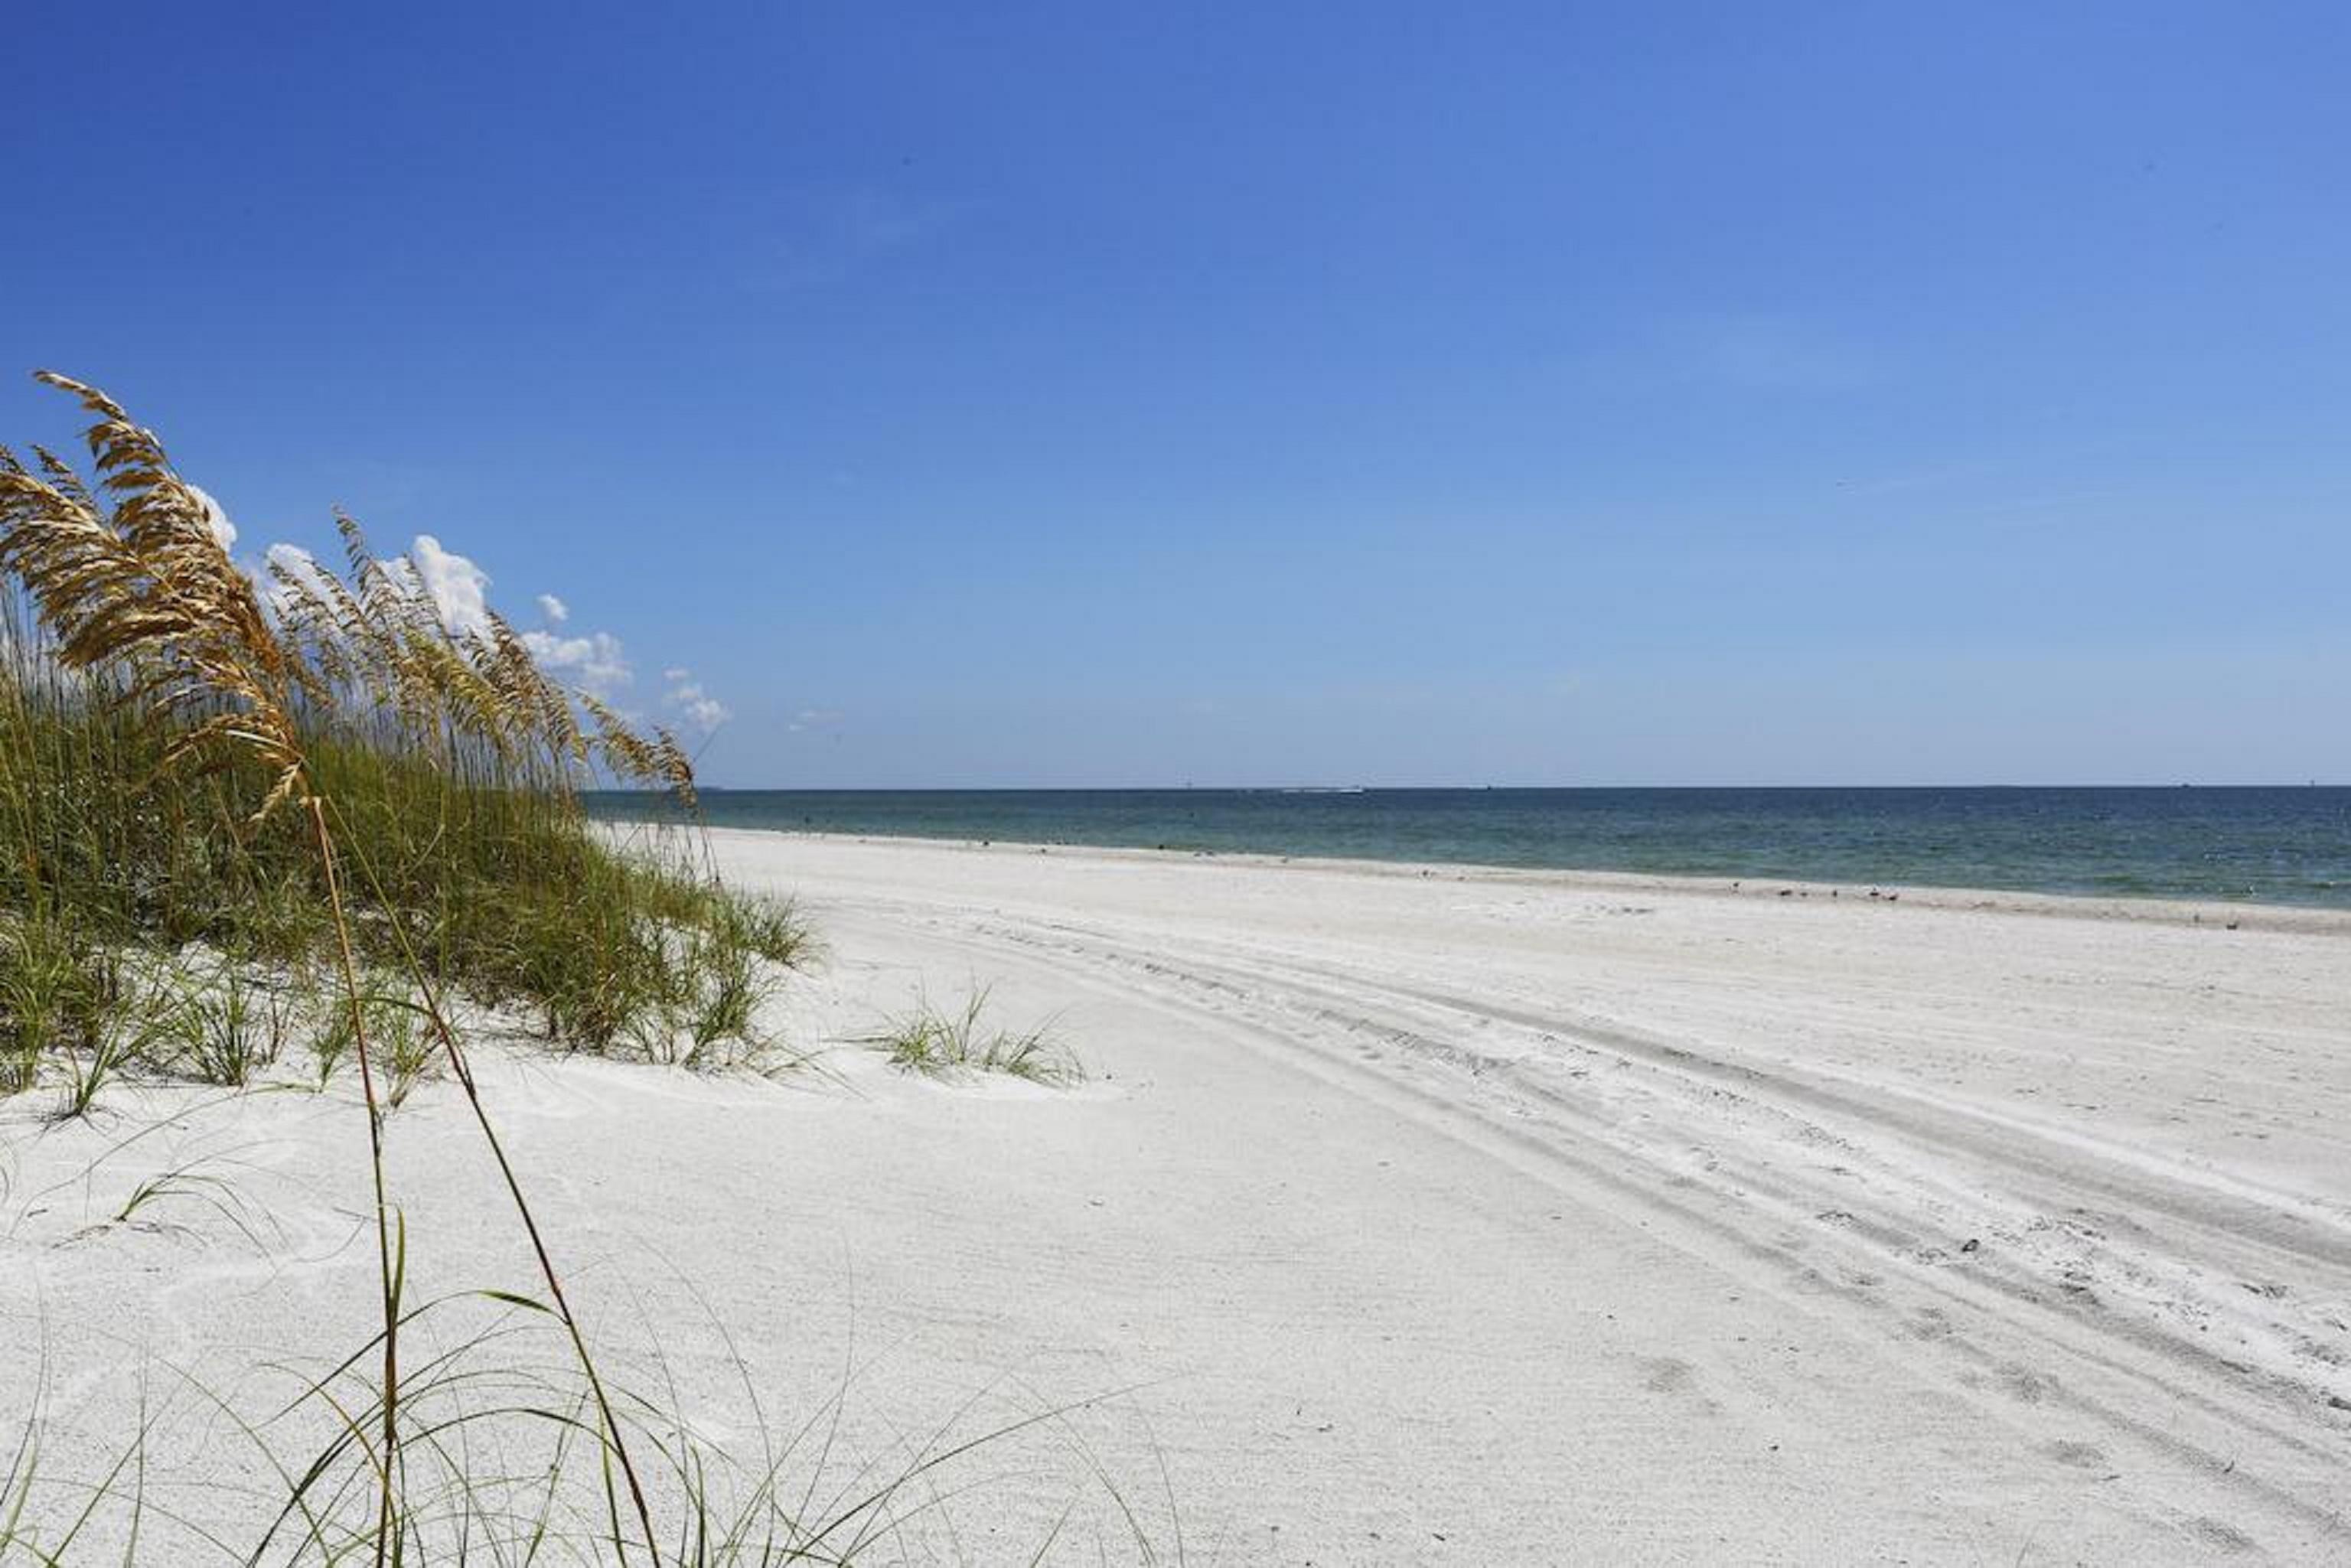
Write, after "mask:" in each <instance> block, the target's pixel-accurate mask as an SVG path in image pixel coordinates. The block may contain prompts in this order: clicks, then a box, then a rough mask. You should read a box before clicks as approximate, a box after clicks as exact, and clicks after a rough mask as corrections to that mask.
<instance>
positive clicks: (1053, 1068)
mask: <svg viewBox="0 0 2351 1568" xmlns="http://www.w3.org/2000/svg"><path fill="white" fill-rule="evenodd" d="M988 994H989V989H988V988H987V987H981V988H978V989H976V990H974V991H973V992H972V993H971V995H970V996H969V997H967V998H965V1000H964V1004H963V1006H962V1007H961V1008H960V1009H956V1010H953V1011H946V1010H943V1009H939V1008H937V1007H935V1006H934V1005H932V1003H931V1001H930V998H927V997H925V998H923V1000H922V1001H920V1002H918V1003H917V1004H916V1005H915V1007H914V1010H913V1011H911V1012H909V1013H907V1014H905V1015H904V1016H903V1017H901V1018H897V1019H893V1020H891V1022H890V1023H889V1025H888V1026H887V1027H886V1028H884V1029H883V1030H882V1031H881V1032H880V1033H878V1034H873V1035H869V1036H867V1037H866V1038H865V1039H864V1040H863V1041H862V1042H861V1043H862V1044H865V1045H868V1046H871V1047H872V1049H874V1050H876V1051H880V1052H882V1053H883V1056H885V1057H887V1058H888V1059H889V1061H890V1064H891V1065H892V1066H893V1067H895V1068H897V1069H898V1070H899V1071H902V1072H914V1073H919V1074H921V1075H923V1076H924V1077H926V1078H954V1077H957V1076H960V1075H962V1074H965V1073H972V1072H1001V1073H1004V1074H1006V1075H1008V1076H1009V1077H1013V1078H1025V1079H1027V1080H1029V1082H1032V1083H1047V1084H1054V1085H1066V1084H1071V1083H1078V1082H1083V1081H1084V1079H1085V1075H1086V1074H1085V1069H1084V1068H1083V1067H1082V1066H1081V1065H1080V1064H1079V1062H1078V1061H1077V1059H1076V1058H1075V1057H1073V1056H1071V1054H1070V1053H1069V1052H1068V1051H1065V1050H1064V1049H1062V1047H1061V1045H1060V1044H1059V1043H1058V1042H1057V1041H1056V1040H1054V1039H1053V1038H1052V1031H1051V1029H1050V1026H1049V1025H1043V1024H1040V1025H1039V1026H1038V1027H1036V1028H1034V1029H1030V1030H1002V1029H990V1028H988V1027H987V1026H986V1025H985V1024H983V1023H982V1022H981V1021H980V1015H981V1014H982V1013H983V1012H985V1011H986V1010H987V999H988Z"/></svg>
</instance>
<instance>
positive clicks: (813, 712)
mask: <svg viewBox="0 0 2351 1568" xmlns="http://www.w3.org/2000/svg"><path fill="white" fill-rule="evenodd" d="M840 722H841V715H840V714H838V713H836V712H835V711H834V710H832V709H831V708H829V707H804V708H802V709H800V711H799V713H797V714H795V715H793V716H792V722H791V723H789V724H788V725H786V726H785V728H787V729H789V730H790V731H792V732H793V733H794V734H798V733H799V731H801V730H804V729H811V728H814V727H817V726H820V725H830V724H839V723H840Z"/></svg>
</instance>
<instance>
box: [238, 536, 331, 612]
mask: <svg viewBox="0 0 2351 1568" xmlns="http://www.w3.org/2000/svg"><path fill="white" fill-rule="evenodd" d="M262 553H263V556H264V558H265V559H266V560H267V562H268V564H269V565H270V566H273V567H275V568H277V571H282V572H284V573H285V574H286V575H287V576H288V577H290V578H292V579H294V580H296V581H297V582H301V583H307V584H308V585H309V586H310V587H311V588H313V589H316V588H318V586H319V580H320V578H321V577H322V575H323V574H322V573H321V572H320V571H319V558H318V557H317V556H314V555H312V554H311V553H310V552H309V551H308V550H306V549H303V548H302V547H301V546H300V545H289V544H274V545H271V546H270V547H269V548H268V549H266V550H265V551H263V552H262ZM246 576H248V577H250V578H252V579H253V580H255V582H256V584H258V585H259V587H260V589H261V597H262V600H263V601H264V602H265V603H266V604H267V605H268V606H269V610H270V613H272V614H274V615H280V616H282V615H284V614H285V613H286V612H287V609H288V608H289V605H288V602H287V600H288V596H287V591H286V586H285V584H283V583H281V582H279V581H278V580H277V572H272V571H255V570H251V569H250V568H248V569H247V570H246Z"/></svg>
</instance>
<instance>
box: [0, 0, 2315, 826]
mask: <svg viewBox="0 0 2351 1568" xmlns="http://www.w3.org/2000/svg"><path fill="white" fill-rule="evenodd" d="M1122 10H1123V11H1124V12H1125V13H1126V14H1125V15H1124V16H1120V15H1119V13H1120V12H1121V11H1122ZM1468 12H1474V13H1475V15H1474V16H1471V15H1465V14H1462V13H1468ZM1275 13H1279V15H1276V14H1275ZM7 36H8V47H9V50H10V53H11V56H12V59H13V62H14V66H15V70H14V72H13V73H12V74H13V76H14V78H15V79H16V84H17V87H16V90H13V91H12V93H11V100H12V101H11V104H10V107H9V109H8V110H6V111H5V132H0V135H5V143H0V145H5V153H6V157H5V167H6V169H7V170H8V172H9V173H10V175H11V177H12V184H13V186H14V203H13V206H12V212H13V214H14V217H15V223H14V225H13V232H12V235H11V239H10V242H9V244H8V245H7V246H5V251H0V350H5V352H0V364H5V366H6V367H8V371H9V374H8V378H7V380H6V381H5V383H0V438H5V439H8V440H11V441H16V442H22V441H25V440H27V439H31V438H36V437H39V438H45V439H51V440H55V439H58V438H61V437H64V436H66V435H68V434H69V433H70V431H71V430H72V429H73V428H74V423H73V421H72V419H71V417H70V413H71V411H70V409H69V407H68V405H66V404H65V403H64V402H63V401H62V400H60V399H58V398H57V397H56V396H55V394H51V393H46V392H42V391H40V390H39V389H37V388H34V387H32V386H31V385H30V384H29V383H28V382H23V381H21V380H19V379H17V376H16V372H17V371H23V370H28V369H30V368H32V367H33V366H36V365H48V366H54V367H56V368H58V369H62V370H65V371H69V372H71V373H74V374H77V375H79V376H82V377H84V378H86V379H89V380H94V381H97V382H100V383H101V384H103V385H105V386H106V387H107V388H109V389H110V391H112V392H114V393H115V394H116V395H117V396H118V397H120V398H121V399H123V400H124V401H126V402H130V403H131V405H132V406H133V408H134V410H135V411H136V412H137V413H139V414H140V415H141V417H142V418H143V419H145V420H147V421H148V422H149V423H153V424H155V425H157V426H158V427H159V428H160V429H161V430H162V432H163V434H165V436H166V437H167V439H168V440H169V441H170V442H171V444H172V449H173V452H174V454H175V455H176V456H177V457H178V459H179V461H180V464H181V466H182V468H183V471H184V472H185V473H186V474H187V475H188V476H189V477H190V478H192V479H193V480H194V481H195V482H196V483H198V484H200V485H202V486H204V487H205V488H206V489H208V490H210V491H211V492H213V493H214V495H216V496H218V497H220V499H221V500H222V502H223V503H224V504H225V507H226V508H227V510H228V512H229V514H230V516H231V517H232V518H233V519H234V520H235V524H236V526H237V528H239V530H240V538H241V544H240V549H247V548H251V549H258V547H260V546H262V545H264V544H266V543H269V542H272V541H281V540H282V541H288V542H292V543H296V544H299V545H305V546H308V547H310V548H312V549H323V548H325V547H326V546H328V545H329V544H330V543H331V540H332V536H331V532H330V525H329V507H331V506H333V505H336V504H340V505H342V506H345V507H349V508H350V509H351V510H352V511H353V512H355V513H356V514H357V515H358V516H359V517H360V518H361V520H362V521H363V522H365V523H366V524H367V525H368V526H369V527H370V528H371V531H372V532H373V533H374V534H375V536H376V537H377V538H378V539H379V541H380V542H381V543H383V544H387V545H394V546H404V545H405V544H406V543H407V542H408V540H409V539H410V538H413V536H416V535H420V534H426V535H431V536H433V537H434V538H435V539H437V540H438V541H439V542H440V543H441V545H442V546H443V547H444V549H447V550H449V551H453V552H456V553H458V554H462V555H463V556H465V557H468V558H470V559H472V560H473V561H475V562H476V563H478V565H479V566H480V568H481V569H483V570H486V572H487V573H488V574H489V576H490V578H491V579H492V580H493V581H494V584H495V586H494V588H493V590H492V596H493V598H494V600H495V601H496V602H498V603H499V604H500V605H502V606H503V607H505V608H506V609H507V610H508V611H509V612H511V613H512V614H513V615H514V617H515V618H516V619H517V621H518V622H522V623H524V624H527V625H538V624H541V622H540V621H539V618H538V615H539V612H538V611H537V610H536V609H535V608H534V606H533V601H534V598H535V596H536V595H538V594H540V593H543V592H544V593H553V594H555V595H558V596H559V597H560V598H561V600H562V601H564V602H565V604H566V605H567V606H568V607H569V620H568V621H567V622H564V623H563V624H562V625H561V626H552V625H550V626H549V627H548V630H549V634H550V635H551V636H555V637H559V638H569V639H578V640H585V639H590V638H592V637H593V636H594V634H596V633H599V632H601V633H604V634H606V635H608V636H610V637H611V638H614V639H617V640H618V642H619V643H620V644H621V645H622V649H623V650H624V652H623V654H622V657H623V658H624V659H625V662H626V664H628V665H629V666H630V667H631V668H632V671H633V678H632V680H631V681H630V682H629V683H628V684H627V685H625V686H622V687H621V688H620V692H621V695H622V696H623V697H624V698H625V699H626V701H627V702H628V703H629V705H630V706H634V707H636V708H637V709H639V710H641V711H643V712H647V713H658V712H668V711H675V710H676V709H677V708H678V707H679V706H681V704H680V702H679V701H677V700H674V699H673V697H672V695H671V694H672V693H673V692H674V691H675V690H677V689H678V688H679V687H681V686H684V685H688V684H691V685H695V686H697V687H699V688H700V690H701V691H702V693H703V694H705V697H707V698H710V699H715V700H716V701H718V702H721V703H723V704H724V706H726V708H727V709H729V710H731V713H732V718H731V720H730V721H729V722H727V723H726V724H725V725H724V726H722V727H720V728H719V729H718V730H717V732H716V735H715V737H713V738H712V739H711V742H710V745H709V748H708V751H707V753H706V756H705V767H706V771H707V772H708V774H709V775H710V776H711V777H713V778H715V779H718V780H720V781H723V782H728V783H734V784H738V785H748V784H758V783H774V784H809V785H834V784H842V785H887V786H902V785H926V784H941V785H982V784H1005V785H1020V784H1068V785H1096V784H1117V783H1180V782H1183V781H1185V780H1187V779H1189V780H1196V781H1198V782H1200V783H1203V784H1207V783H1280V782H1369V783H1381V782H1389V783H1411V782H1426V783H1451V782H1466V783H1482V782H1501V783H1563V784H1570V783H1783V782H1832V783H1837V782H1852V783H1879V782H1927V781H1942V782H1965V781H2021V782H2029V781H2048V782H2068V781H2116V782H2129V781H2149V782H2168V781H2171V780H2174V779H2198V780H2204V781H2215V782H2219V781H2232V780H2249V781H2258V780H2271V781H2296V782H2299V781H2301V780H2302V779H2308V778H2319V779H2346V778H2351V696H2346V694H2351V528H2346V521H2351V91H2346V85H2345V84H2346V81H2351V9H2346V7H2344V6H2342V5H2337V4H2311V5H2290V4H2278V5H2237V4H2228V3H2220V0H2215V3H2213V4H2209V5H2166V4H2147V3H2134V4H2118V5H2088V4H2077V5H2040V4H2033V5H1968V6H1938V7H1925V6H1909V5H1876V4H1868V5H1746V4H1724V5H1646V4H1644V5H1632V4H1626V5H1562V4H1556V3H1554V4H1545V5H1530V6H1526V7H1524V8H1520V9H1513V8H1510V7H1506V6H1499V5H1498V6H1479V7H1460V8H1457V7H1444V6H1426V5H1421V6H1411V7H1394V8H1388V7H1378V6H1369V5H1329V6H1324V7H1320V8H1316V7H1306V6H1280V7H1261V6H1249V7H1243V6H1229V7H1215V8H1209V7H1176V6H1158V7H1150V8H1147V9H1146V8H1144V7H1130V8H1122V7H1115V6H1105V5H1067V6H1062V7H1050V8H1049V7H1029V6H1006V7H996V6H966V5H956V6H945V5H942V6H935V7H924V8H914V7H897V6H883V5H837V6H820V5H765V4H761V5H723V4H708V5H694V6H654V5H626V6H620V5H609V6H597V5H590V6H575V5H563V6H547V7H530V6H524V5H479V6H474V5H469V6H465V7H449V8H445V9H444V8H442V7H437V6H432V5H402V6H389V5H386V6H366V7H360V6H345V5H300V6H294V5H285V6H264V5H236V6H232V7H212V6H201V5H172V6H162V5H127V6H115V7H93V6H86V5H74V6H67V5H47V4H39V3H36V4H33V5H27V6H19V7H16V8H13V9H12V11H11V13H10V18H9V27H8V35H7ZM571 645H572V646H573V647H574V648H575V650H577V649H578V648H579V647H580V643H578V642H575V643H572V644H571ZM602 647H603V649H604V651H605V652H607V653H609V652H610V644H609V643H608V644H603V645H602ZM598 663H599V664H600V665H602V666H605V668H604V678H606V679H608V680H614V679H616V678H617V677H616V676H615V675H614V674H613V673H612V672H611V669H610V668H609V666H610V665H611V664H613V663H614V661H612V660H611V659H609V658H600V659H599V661H598ZM672 668H678V669H684V670H690V671H691V672H692V675H691V677H670V678H665V677H664V671H665V670H668V669H672ZM692 700H693V699H692V697H691V696H688V697H687V698H685V699H684V701H685V702H688V703H690V702H691V701H692Z"/></svg>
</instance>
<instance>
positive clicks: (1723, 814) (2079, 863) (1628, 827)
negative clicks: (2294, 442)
mask: <svg viewBox="0 0 2351 1568" xmlns="http://www.w3.org/2000/svg"><path fill="white" fill-rule="evenodd" d="M704 805H705V812H706V814H707V816H708V818H709V820H710V822H711V824H712V825H713V826H715V827H727V828H783V829H798V830H804V831H822V832H833V833H887V834H901V835H905V836H909V837H915V838H951V839H992V840H998V841H1013V842H1035V843H1058V844H1107V845H1124V846H1131V847H1136V848H1144V849H1170V850H1193V851H1217V852H1255V853H1262V854H1275V855H1310V856H1315V855H1320V856H1330V855H1336V856H1344V857H1351V858H1356V859H1366V860H1392V861H1422V862H1456V863H1462V864H1470V865H1497V866H1545V867H1555V868H1564V869H1575V870H1588V871H1632V872H1659V873H1677V874H1689V875H1703V876H1733V877H1769V876H1779V877H1790V878H1802V879H1805V880H1810V881H1818V882H1833V883H1907V884H1917V885H1923V886H1941V887H1989V888H2011V889H2018V890H2022V891H2027V892H2035V893H2071V894H2111V895H2116V896H2128V897H2141V898H2199V899H2228V900H2241V901H2253V902H2260V903H2269V904H2319V905H2331V906H2335V907H2343V908H2351V788H2338V787H2327V788H2315V787H2312V788H2279V789H1368V790H1361V791H1295V790H1278V789H1004V790H997V789H986V790H961V789H940V790H879V789H876V790H799V789H747V790H726V791H714V792H712V793H710V794H708V795H706V796H705V798H704ZM591 808H592V809H593V810H596V811H597V812H598V813H599V814H600V815H603V816H608V817H615V818H634V817H642V816H645V815H649V814H657V812H658V811H659V810H660V807H659V805H658V803H657V802H656V801H654V800H653V799H652V798H650V797H645V796H639V795H631V794H620V793H607V794H602V795H598V796H595V797H591Z"/></svg>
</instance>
